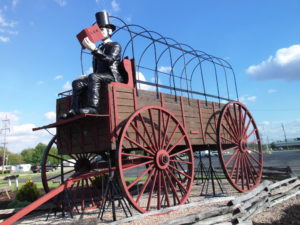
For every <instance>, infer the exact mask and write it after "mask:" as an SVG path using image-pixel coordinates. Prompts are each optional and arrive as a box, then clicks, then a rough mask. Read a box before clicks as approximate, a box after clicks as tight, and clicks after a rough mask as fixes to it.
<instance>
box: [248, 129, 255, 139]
mask: <svg viewBox="0 0 300 225" xmlns="http://www.w3.org/2000/svg"><path fill="white" fill-rule="evenodd" d="M255 132H256V129H253V130H252V131H251V132H250V134H249V135H248V136H247V137H246V139H247V140H248V139H249V138H250V137H251V136H252V135H253V134H254V133H255Z"/></svg>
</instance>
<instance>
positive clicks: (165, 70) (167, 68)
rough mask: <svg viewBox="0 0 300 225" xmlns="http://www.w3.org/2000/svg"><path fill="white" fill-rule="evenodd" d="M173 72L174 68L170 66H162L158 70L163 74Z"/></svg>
mask: <svg viewBox="0 0 300 225" xmlns="http://www.w3.org/2000/svg"><path fill="white" fill-rule="evenodd" d="M171 70H172V67H170V66H160V67H159V68H158V71H160V72H163V73H168V72H170V71H171Z"/></svg>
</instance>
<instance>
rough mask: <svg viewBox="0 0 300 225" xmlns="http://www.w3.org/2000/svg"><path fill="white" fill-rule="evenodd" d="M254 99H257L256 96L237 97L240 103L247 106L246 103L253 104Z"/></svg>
mask: <svg viewBox="0 0 300 225" xmlns="http://www.w3.org/2000/svg"><path fill="white" fill-rule="evenodd" d="M256 99H257V97H256V96H249V95H244V96H240V97H239V100H240V102H242V103H244V104H247V103H248V102H254V101H255V100H256Z"/></svg>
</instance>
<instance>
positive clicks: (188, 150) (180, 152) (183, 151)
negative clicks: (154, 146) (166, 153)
mask: <svg viewBox="0 0 300 225" xmlns="http://www.w3.org/2000/svg"><path fill="white" fill-rule="evenodd" d="M190 151H191V149H190V148H186V149H184V150H181V151H179V152H176V153H174V154H172V155H170V157H171V158H173V157H174V156H178V155H180V154H182V153H185V152H190Z"/></svg>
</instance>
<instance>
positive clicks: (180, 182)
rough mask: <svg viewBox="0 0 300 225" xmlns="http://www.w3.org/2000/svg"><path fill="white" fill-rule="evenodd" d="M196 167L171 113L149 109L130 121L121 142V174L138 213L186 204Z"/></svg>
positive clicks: (119, 164)
mask: <svg viewBox="0 0 300 225" xmlns="http://www.w3.org/2000/svg"><path fill="white" fill-rule="evenodd" d="M193 168H194V159H193V151H192V147H191V144H190V141H189V138H188V135H187V133H186V131H185V129H184V127H183V126H182V125H181V124H180V122H179V121H178V120H177V119H176V118H175V117H174V116H173V115H172V114H171V113H170V112H168V111H167V110H165V109H163V108H161V107H158V106H149V107H144V108H142V109H140V110H138V111H137V112H136V113H134V114H133V115H132V116H131V117H130V118H129V119H128V121H127V122H126V124H125V126H124V128H123V130H122V133H121V135H120V139H119V148H118V171H119V175H120V180H121V183H122V186H123V189H124V192H125V194H126V196H127V198H128V200H129V201H130V202H131V203H132V205H133V206H134V207H135V208H136V209H137V210H139V211H140V212H146V211H150V210H153V209H160V208H164V207H170V206H172V205H177V204H183V203H184V202H185V201H186V200H187V198H188V196H189V194H190V191H191V188H192V183H193V178H194V169H193Z"/></svg>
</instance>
